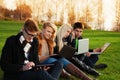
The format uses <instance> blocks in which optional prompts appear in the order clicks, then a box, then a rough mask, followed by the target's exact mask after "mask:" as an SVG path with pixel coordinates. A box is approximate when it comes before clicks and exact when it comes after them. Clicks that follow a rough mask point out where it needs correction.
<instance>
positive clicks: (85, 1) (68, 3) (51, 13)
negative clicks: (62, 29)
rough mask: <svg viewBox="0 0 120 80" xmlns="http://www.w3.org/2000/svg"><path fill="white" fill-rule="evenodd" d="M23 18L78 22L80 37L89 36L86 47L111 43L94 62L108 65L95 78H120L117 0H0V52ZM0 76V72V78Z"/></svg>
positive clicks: (119, 12)
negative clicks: (82, 26)
mask: <svg viewBox="0 0 120 80" xmlns="http://www.w3.org/2000/svg"><path fill="white" fill-rule="evenodd" d="M26 18H33V19H35V20H36V21H37V22H38V23H39V27H41V25H42V24H43V23H44V22H46V21H51V22H53V23H55V24H56V25H57V26H58V27H59V26H60V25H62V24H64V23H70V24H71V25H72V24H73V23H74V22H76V21H79V22H82V23H83V24H84V25H85V31H84V35H83V37H84V38H89V39H90V48H96V47H101V46H103V45H104V43H106V42H110V43H111V45H110V47H108V49H107V50H106V51H105V52H104V53H103V54H102V55H100V56H99V61H98V62H97V64H99V63H105V64H107V65H108V67H107V68H106V69H104V70H98V71H99V72H100V73H101V76H99V77H98V78H97V79H98V80H120V66H119V62H120V58H119V57H120V47H119V45H120V0H0V54H1V53H2V48H3V46H4V43H5V41H6V39H7V37H9V36H10V35H15V34H17V33H18V32H19V30H20V29H21V27H22V25H23V22H24V20H25V19H26ZM2 75H3V72H2V71H0V80H1V79H2ZM91 77H92V76H91ZM61 80H62V79H61ZM63 80H64V79H63ZM71 80H77V78H71Z"/></svg>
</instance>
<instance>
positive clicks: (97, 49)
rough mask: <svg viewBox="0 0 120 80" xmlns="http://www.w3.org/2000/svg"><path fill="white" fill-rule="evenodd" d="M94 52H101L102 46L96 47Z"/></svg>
mask: <svg viewBox="0 0 120 80" xmlns="http://www.w3.org/2000/svg"><path fill="white" fill-rule="evenodd" d="M93 52H101V48H96V49H94V50H93Z"/></svg>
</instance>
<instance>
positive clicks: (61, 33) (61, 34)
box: [57, 24, 72, 51]
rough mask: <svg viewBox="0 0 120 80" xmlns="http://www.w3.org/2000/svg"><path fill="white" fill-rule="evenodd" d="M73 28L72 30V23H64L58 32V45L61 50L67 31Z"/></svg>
mask: <svg viewBox="0 0 120 80" xmlns="http://www.w3.org/2000/svg"><path fill="white" fill-rule="evenodd" d="M69 29H71V30H72V26H71V25H70V24H63V25H62V26H61V27H60V28H59V29H58V32H57V46H58V47H59V49H58V50H59V51H60V50H61V49H62V47H63V45H64V43H63V40H62V39H63V37H64V35H65V33H66V32H67V31H68V30H69Z"/></svg>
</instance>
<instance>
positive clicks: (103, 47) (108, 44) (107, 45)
mask: <svg viewBox="0 0 120 80" xmlns="http://www.w3.org/2000/svg"><path fill="white" fill-rule="evenodd" d="M110 44H111V43H105V44H104V45H103V46H102V47H101V52H90V54H101V53H103V52H104V51H105V50H106V49H107V48H108V47H109V46H110Z"/></svg>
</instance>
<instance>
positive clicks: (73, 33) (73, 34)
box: [71, 30, 75, 39]
mask: <svg viewBox="0 0 120 80" xmlns="http://www.w3.org/2000/svg"><path fill="white" fill-rule="evenodd" d="M71 34H72V39H75V31H74V30H73V31H72V32H71Z"/></svg>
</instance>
